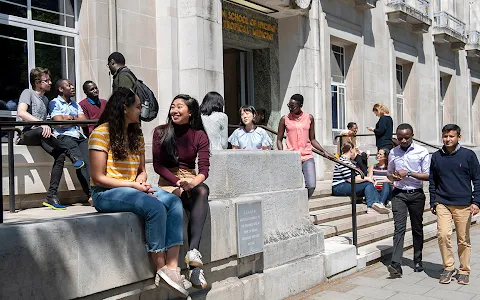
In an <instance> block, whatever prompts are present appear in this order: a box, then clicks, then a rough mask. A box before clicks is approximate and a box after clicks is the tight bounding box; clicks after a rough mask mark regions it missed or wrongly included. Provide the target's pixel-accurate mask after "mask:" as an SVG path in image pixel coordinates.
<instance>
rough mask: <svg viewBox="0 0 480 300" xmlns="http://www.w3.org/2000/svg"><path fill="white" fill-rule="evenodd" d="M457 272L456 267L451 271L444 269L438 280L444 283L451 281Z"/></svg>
mask: <svg viewBox="0 0 480 300" xmlns="http://www.w3.org/2000/svg"><path fill="white" fill-rule="evenodd" d="M455 272H456V270H455V269H453V270H451V271H449V270H443V272H442V274H440V279H439V280H438V282H440V283H443V284H447V283H450V281H452V277H453V275H455Z"/></svg>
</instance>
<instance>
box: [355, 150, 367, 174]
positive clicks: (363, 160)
mask: <svg viewBox="0 0 480 300" xmlns="http://www.w3.org/2000/svg"><path fill="white" fill-rule="evenodd" d="M355 163H356V165H357V167H358V168H359V169H360V170H361V171H362V172H363V174H365V176H366V175H368V167H367V165H368V157H367V153H365V152H362V153H361V154H358V155H357V156H355Z"/></svg>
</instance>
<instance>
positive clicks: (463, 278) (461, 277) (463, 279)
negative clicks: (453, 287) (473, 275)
mask: <svg viewBox="0 0 480 300" xmlns="http://www.w3.org/2000/svg"><path fill="white" fill-rule="evenodd" d="M457 282H458V284H463V285H467V284H469V283H470V276H469V275H467V274H458V277H457Z"/></svg>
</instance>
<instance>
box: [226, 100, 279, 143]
mask: <svg viewBox="0 0 480 300" xmlns="http://www.w3.org/2000/svg"><path fill="white" fill-rule="evenodd" d="M256 114H257V111H256V110H255V108H254V107H253V106H250V105H244V106H242V107H241V108H240V119H241V121H240V128H237V129H236V130H235V131H234V132H233V133H232V135H231V136H230V137H229V138H228V141H229V142H230V144H232V148H233V149H245V150H260V149H261V150H268V149H271V147H272V139H271V138H270V137H269V136H268V134H267V132H266V131H265V129H263V128H261V127H257V126H255V124H253V120H254V118H255V116H256Z"/></svg>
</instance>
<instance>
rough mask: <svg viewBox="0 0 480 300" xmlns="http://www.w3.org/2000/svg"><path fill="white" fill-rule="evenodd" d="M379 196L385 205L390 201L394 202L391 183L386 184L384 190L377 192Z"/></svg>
mask: <svg viewBox="0 0 480 300" xmlns="http://www.w3.org/2000/svg"><path fill="white" fill-rule="evenodd" d="M377 192H378V194H379V197H380V199H379V202H380V203H383V204H387V202H388V201H390V200H392V196H393V187H392V184H391V183H388V182H384V183H383V185H382V190H381V191H379V190H377Z"/></svg>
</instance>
